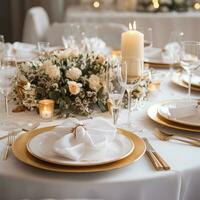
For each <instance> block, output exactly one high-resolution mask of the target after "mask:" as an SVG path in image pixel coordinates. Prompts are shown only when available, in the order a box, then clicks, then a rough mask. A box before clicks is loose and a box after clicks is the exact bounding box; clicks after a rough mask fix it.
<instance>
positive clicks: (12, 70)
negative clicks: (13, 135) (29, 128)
mask: <svg viewBox="0 0 200 200" xmlns="http://www.w3.org/2000/svg"><path fill="white" fill-rule="evenodd" d="M16 72H17V68H16V61H15V59H14V58H13V57H4V58H3V60H2V65H1V66H0V93H1V94H2V95H3V96H4V101H5V111H6V116H5V117H1V118H2V119H1V120H0V128H1V130H13V129H16V128H18V126H17V125H16V124H15V123H13V122H12V121H11V120H9V107H8V95H9V93H10V92H11V89H12V83H13V78H14V76H15V75H16Z"/></svg>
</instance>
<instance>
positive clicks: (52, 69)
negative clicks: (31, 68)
mask: <svg viewBox="0 0 200 200" xmlns="http://www.w3.org/2000/svg"><path fill="white" fill-rule="evenodd" d="M43 66H44V70H45V74H47V75H48V76H49V77H50V78H51V79H59V78H60V70H59V68H58V67H57V66H56V65H53V64H52V62H51V61H46V62H44V64H43Z"/></svg>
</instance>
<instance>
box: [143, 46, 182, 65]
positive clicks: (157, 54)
mask: <svg viewBox="0 0 200 200" xmlns="http://www.w3.org/2000/svg"><path fill="white" fill-rule="evenodd" d="M144 62H145V63H147V64H150V65H152V66H153V65H155V66H158V65H159V66H163V67H169V66H172V65H173V66H179V65H180V64H179V63H172V62H171V58H170V56H169V55H168V53H167V51H165V50H163V49H161V48H146V49H145V51H144Z"/></svg>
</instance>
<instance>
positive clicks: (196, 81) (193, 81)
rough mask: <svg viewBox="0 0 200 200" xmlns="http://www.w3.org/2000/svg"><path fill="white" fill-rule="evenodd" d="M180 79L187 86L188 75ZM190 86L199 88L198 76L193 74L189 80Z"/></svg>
mask: <svg viewBox="0 0 200 200" xmlns="http://www.w3.org/2000/svg"><path fill="white" fill-rule="evenodd" d="M181 78H182V80H183V81H184V82H186V83H188V84H189V75H188V74H183V75H182V77H181ZM191 84H192V85H195V86H200V76H198V75H195V74H194V75H193V76H192V79H191Z"/></svg>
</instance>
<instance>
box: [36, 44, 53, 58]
mask: <svg viewBox="0 0 200 200" xmlns="http://www.w3.org/2000/svg"><path fill="white" fill-rule="evenodd" d="M49 47H50V43H49V42H38V43H37V48H38V52H39V55H40V56H46V55H48V53H49Z"/></svg>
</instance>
